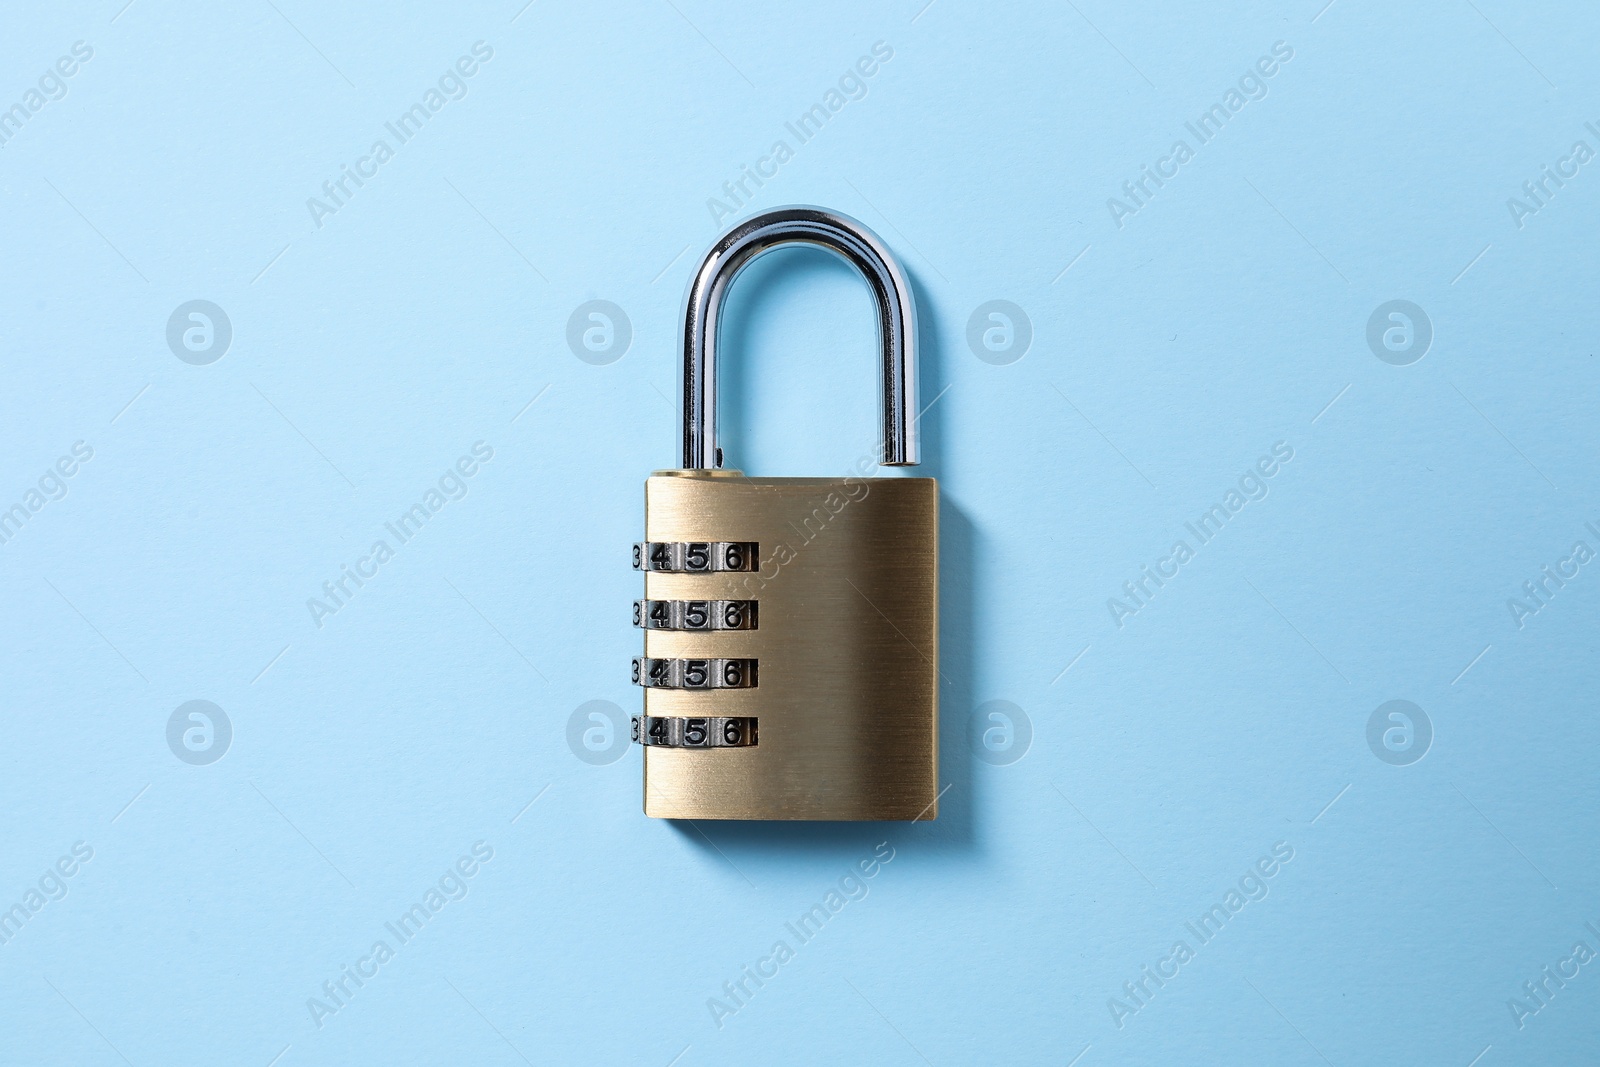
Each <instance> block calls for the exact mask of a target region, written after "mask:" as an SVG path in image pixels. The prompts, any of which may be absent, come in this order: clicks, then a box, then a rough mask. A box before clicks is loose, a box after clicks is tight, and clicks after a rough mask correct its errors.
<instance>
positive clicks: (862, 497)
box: [644, 470, 939, 820]
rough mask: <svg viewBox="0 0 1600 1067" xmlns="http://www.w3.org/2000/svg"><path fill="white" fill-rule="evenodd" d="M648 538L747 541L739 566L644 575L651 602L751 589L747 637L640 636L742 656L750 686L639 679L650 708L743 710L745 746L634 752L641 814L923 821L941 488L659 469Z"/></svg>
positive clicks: (929, 774) (893, 481)
mask: <svg viewBox="0 0 1600 1067" xmlns="http://www.w3.org/2000/svg"><path fill="white" fill-rule="evenodd" d="M645 536H646V538H647V539H648V540H649V541H680V542H681V541H755V542H758V543H759V545H760V553H759V565H758V568H757V569H756V570H755V571H752V572H748V573H715V574H681V573H663V572H656V571H649V572H646V574H645V596H646V597H647V598H649V599H652V600H655V599H660V600H715V599H741V598H742V599H754V600H757V601H759V604H760V608H759V626H758V628H757V629H755V630H747V631H736V632H728V631H716V632H707V631H692V632H682V631H668V630H646V631H645V632H644V640H645V655H646V656H650V657H748V658H751V659H755V660H757V661H758V662H759V668H758V676H757V677H758V681H757V684H756V685H755V686H754V687H753V688H749V689H723V690H685V689H659V688H647V689H645V690H644V710H645V714H646V715H656V716H714V715H743V716H754V717H756V718H757V719H758V721H759V742H758V743H757V744H756V745H754V746H751V747H747V748H717V749H691V748H667V747H646V748H645V749H644V810H645V814H647V815H651V816H654V817H657V818H668V819H817V820H829V819H840V820H861V819H907V820H909V819H933V818H935V817H937V815H938V764H939V747H938V746H939V739H938V726H939V691H938V682H939V667H938V660H939V577H938V576H939V484H938V482H937V481H936V480H935V479H933V478H846V479H843V480H839V479H825V478H746V477H745V476H744V475H743V474H741V473H739V472H738V471H730V470H715V471H712V470H694V471H658V472H656V474H654V475H653V476H652V477H651V478H650V479H649V480H648V481H646V483H645Z"/></svg>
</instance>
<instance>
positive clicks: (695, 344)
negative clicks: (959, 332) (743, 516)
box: [682, 206, 921, 470]
mask: <svg viewBox="0 0 1600 1067" xmlns="http://www.w3.org/2000/svg"><path fill="white" fill-rule="evenodd" d="M791 244H808V245H816V246H818V247H820V248H826V249H827V250H828V251H830V252H832V253H834V254H835V255H837V256H838V257H839V258H841V259H843V260H844V261H845V262H846V263H849V264H850V265H851V266H853V267H855V268H856V270H857V271H859V272H860V273H861V276H862V277H863V278H864V279H866V282H867V285H868V287H869V288H870V289H871V290H872V299H873V303H874V304H875V305H876V307H877V310H878V334H879V341H880V346H879V347H880V349H881V354H882V368H881V371H880V373H879V382H880V401H881V403H882V420H883V464H884V466H889V467H906V466H911V465H913V464H916V463H918V462H920V461H921V448H920V445H919V442H918V439H917V425H916V407H917V338H916V331H917V309H916V305H915V304H914V302H913V300H912V296H911V286H910V284H909V283H908V282H907V281H906V276H905V273H904V272H903V271H901V269H900V264H899V263H898V262H897V261H896V260H895V258H894V254H893V253H892V252H890V251H889V249H888V247H887V246H885V245H884V243H883V242H882V241H881V240H879V238H878V235H877V234H875V233H873V232H872V231H871V230H869V229H867V228H866V227H865V226H863V225H862V224H861V223H859V222H857V221H856V220H855V219H852V218H850V217H849V216H847V215H841V214H839V213H837V212H834V211H828V210H826V209H824V208H819V207H799V206H797V207H781V208H775V209H774V210H772V211H767V212H763V213H762V214H760V215H754V216H751V217H750V218H748V219H745V220H744V221H742V222H738V223H735V224H734V225H733V226H732V227H731V228H730V229H729V230H728V231H727V232H726V233H724V234H723V235H722V236H721V237H719V238H717V240H716V243H715V244H713V245H712V246H711V249H710V251H708V252H707V253H706V255H705V259H703V260H702V261H701V263H700V269H699V270H698V271H696V272H695V276H694V278H693V279H692V280H691V281H690V283H689V291H688V293H687V295H686V296H685V297H684V303H683V454H682V460H683V469H685V470H714V469H716V468H719V467H721V466H722V450H721V449H720V448H718V447H717V332H718V329H719V328H720V326H721V324H722V305H723V302H724V301H725V300H726V299H727V296H728V290H729V288H731V287H732V285H733V281H734V279H735V278H737V277H738V276H739V272H740V271H742V270H744V268H745V267H748V266H749V265H750V264H751V263H752V262H754V261H755V260H756V259H757V258H758V257H760V256H762V255H764V254H765V253H767V252H770V251H772V250H773V249H775V248H780V247H782V246H784V245H791Z"/></svg>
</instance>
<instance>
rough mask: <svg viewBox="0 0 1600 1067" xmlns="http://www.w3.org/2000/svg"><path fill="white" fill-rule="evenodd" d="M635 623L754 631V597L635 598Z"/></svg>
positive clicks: (650, 627) (657, 627)
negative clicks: (741, 598) (739, 598)
mask: <svg viewBox="0 0 1600 1067" xmlns="http://www.w3.org/2000/svg"><path fill="white" fill-rule="evenodd" d="M633 624H634V625H635V626H640V627H643V628H644V629H646V630H754V629H756V602H755V601H754V600H635V601H634V602H633Z"/></svg>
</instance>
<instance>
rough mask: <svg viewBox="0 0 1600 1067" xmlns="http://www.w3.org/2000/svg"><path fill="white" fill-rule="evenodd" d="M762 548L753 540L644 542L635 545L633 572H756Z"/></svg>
mask: <svg viewBox="0 0 1600 1067" xmlns="http://www.w3.org/2000/svg"><path fill="white" fill-rule="evenodd" d="M759 549H760V546H759V545H757V544H756V543H755V542H754V541H643V542H639V543H636V544H635V545H634V546H633V569H634V570H636V571H665V572H668V573H686V574H710V573H714V572H717V571H753V570H755V569H756V556H757V554H758V551H759Z"/></svg>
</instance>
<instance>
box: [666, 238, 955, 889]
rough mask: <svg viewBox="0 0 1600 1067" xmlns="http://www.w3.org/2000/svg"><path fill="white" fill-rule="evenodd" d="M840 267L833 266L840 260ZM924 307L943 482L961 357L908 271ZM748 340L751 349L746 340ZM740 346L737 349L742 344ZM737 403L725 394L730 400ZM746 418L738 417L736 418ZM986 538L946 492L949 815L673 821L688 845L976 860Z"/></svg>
mask: <svg viewBox="0 0 1600 1067" xmlns="http://www.w3.org/2000/svg"><path fill="white" fill-rule="evenodd" d="M830 258H831V257H830ZM906 273H907V276H908V277H909V278H910V281H911V286H912V290H913V292H914V293H915V296H916V302H917V309H918V314H917V326H918V331H919V335H920V339H919V344H918V353H919V358H920V363H921V391H922V395H923V397H924V398H925V399H924V400H923V402H922V403H923V406H924V410H923V413H922V416H921V419H920V420H919V426H920V430H921V435H922V463H921V465H920V467H918V468H915V469H913V470H910V471H908V473H911V474H915V475H918V476H924V477H927V476H931V477H935V478H938V477H941V476H942V475H943V473H944V469H945V448H944V441H945V437H946V435H945V434H944V433H943V432H942V431H943V423H944V414H945V412H946V411H948V410H949V409H948V408H946V407H944V406H943V404H942V398H943V397H944V394H945V392H946V389H947V387H948V386H949V384H950V381H951V378H952V370H953V368H952V367H951V364H950V361H951V360H952V359H954V358H956V357H955V353H954V352H953V351H952V350H951V348H950V347H949V346H948V345H947V344H945V343H944V340H943V338H942V337H941V336H940V332H939V330H938V322H937V316H936V315H935V314H934V305H933V303H932V298H931V294H930V293H929V292H928V290H927V289H926V288H925V287H924V286H922V285H921V284H920V283H919V281H918V279H917V276H916V273H915V272H914V271H912V270H910V269H907V271H906ZM739 340H742V338H740V339H739ZM735 343H737V341H736V342H735ZM730 399H732V400H734V402H735V405H737V403H738V401H737V399H735V398H732V397H728V396H727V394H724V401H725V402H726V401H727V400H730ZM736 418H737V416H736ZM977 541H978V534H977V528H976V527H975V526H974V524H973V522H972V520H971V519H970V518H968V516H967V514H966V513H965V511H963V509H962V508H961V507H960V505H958V504H957V503H956V502H955V501H953V500H952V499H951V498H950V496H949V495H948V493H946V492H945V491H944V486H943V485H942V484H941V487H940V498H939V661H940V663H939V674H940V682H939V782H940V797H939V815H938V818H937V819H936V820H932V821H921V822H785V821H762V820H758V821H749V822H743V821H721V820H718V821H705V820H677V819H674V820H668V821H669V822H671V824H672V825H673V827H674V828H675V829H676V830H677V831H678V832H679V833H680V834H682V835H683V837H684V839H685V840H686V841H688V842H690V843H692V844H694V845H695V846H696V847H697V848H699V849H701V850H702V851H705V852H707V853H712V854H714V855H719V856H720V858H721V859H723V860H726V861H728V862H729V863H731V864H732V865H733V866H734V867H735V868H738V867H739V866H740V865H741V861H745V860H751V861H755V862H756V863H758V864H759V863H762V862H765V861H768V860H771V861H773V862H781V861H782V860H783V859H784V858H785V857H790V858H792V857H793V856H795V855H804V856H807V857H810V858H813V859H815V858H819V857H836V858H838V859H839V860H841V861H842V862H846V863H848V862H853V861H854V860H856V859H859V858H860V856H861V854H862V850H863V849H865V850H866V851H868V852H870V851H871V849H872V847H873V845H874V844H876V843H877V842H880V841H885V840H886V841H888V842H889V843H890V844H891V845H893V846H894V847H895V848H899V847H900V845H901V844H902V843H904V844H917V843H926V844H928V845H931V846H932V847H934V848H935V849H938V850H939V851H941V852H957V853H966V852H970V851H972V850H973V849H974V848H975V847H976V845H977V842H976V840H975V834H974V827H975V821H976V820H975V815H976V812H975V805H976V804H977V801H978V798H977V797H976V796H975V793H974V789H975V785H976V782H975V776H974V764H975V759H974V757H973V754H972V750H971V748H970V747H969V745H968V740H967V724H968V720H969V718H970V713H971V710H972V707H973V684H972V683H973V674H974V669H975V655H976V652H975V632H974V626H973V620H974V610H975V604H976V582H977V559H978V547H979V546H978V543H977Z"/></svg>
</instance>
